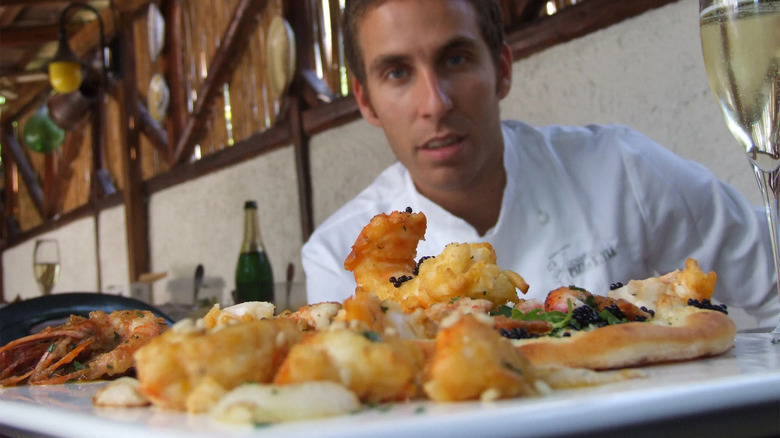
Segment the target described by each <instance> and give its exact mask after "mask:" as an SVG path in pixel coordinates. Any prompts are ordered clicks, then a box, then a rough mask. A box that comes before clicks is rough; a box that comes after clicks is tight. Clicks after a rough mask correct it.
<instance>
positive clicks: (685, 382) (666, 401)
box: [0, 334, 780, 438]
mask: <svg viewBox="0 0 780 438" xmlns="http://www.w3.org/2000/svg"><path fill="white" fill-rule="evenodd" d="M769 339H770V337H769V335H762V334H751V335H747V334H740V335H738V337H737V342H736V347H735V348H734V349H733V350H732V351H730V352H728V353H726V354H723V355H721V356H718V357H715V358H711V359H706V360H698V361H690V362H684V363H677V364H668V365H657V366H652V367H647V368H645V370H646V372H647V373H648V377H647V378H645V379H636V380H631V381H627V382H621V383H616V384H610V385H604V386H600V387H594V388H586V389H579V390H569V391H560V392H557V393H555V394H553V395H551V396H547V397H540V398H523V399H513V400H505V401H500V402H494V403H480V402H469V403H448V404H436V403H432V402H411V403H396V404H391V405H385V406H382V407H379V408H374V409H367V410H365V411H363V412H360V413H357V414H353V415H347V416H342V417H336V418H330V419H321V420H311V421H301V422H294V423H286V424H278V425H273V426H268V427H262V428H252V427H227V426H224V425H220V424H218V423H215V422H213V421H212V420H211V419H210V418H209V417H208V416H207V415H188V414H184V413H176V412H169V411H162V410H157V409H154V408H136V409H106V408H102V409H98V408H94V407H92V405H91V401H90V398H91V396H92V394H94V393H95V391H96V390H97V389H98V388H100V387H101V386H103V385H104V383H91V384H68V385H61V386H49V387H31V386H23V387H17V388H6V389H0V424H3V425H5V426H6V428H3V427H2V426H0V435H1V434H6V435H9V436H11V437H13V436H15V435H14V434H15V433H17V432H18V430H27V431H34V432H36V433H43V434H48V435H52V436H62V437H73V436H79V437H86V438H89V437H95V438H106V437H111V438H123V437H127V438H137V437H139V436H140V437H144V438H169V437H170V438H173V437H182V438H184V437H186V438H193V437H204V436H229V437H240V436H252V437H267V436H284V437H301V438H311V437H313V436H318V437H340V438H358V437H360V438H363V437H371V438H382V437H388V438H390V437H405V436H425V437H436V436H446V437H447V438H455V437H503V436H517V435H522V436H539V435H548V436H549V435H565V434H576V435H580V436H583V435H587V434H588V433H592V432H596V431H597V430H601V429H604V428H625V427H632V426H635V425H641V424H644V423H647V422H659V421H666V420H667V419H674V418H678V417H681V416H686V417H689V418H690V416H695V415H697V414H705V413H708V412H713V411H718V410H721V409H730V408H739V407H741V406H745V405H746V404H751V403H753V404H756V403H764V404H766V403H770V406H771V404H775V405H777V406H780V344H774V345H773V344H771V343H770V341H769ZM737 415H739V414H737ZM742 415H745V418H744V419H741V418H733V420H735V421H740V420H742V421H745V422H747V421H753V420H754V419H751V418H749V416H750V414H749V413H748V414H742ZM769 421H772V420H771V419H769ZM670 423H672V424H686V423H685V422H678V423H674V422H673V421H670ZM687 427H692V426H691V425H690V424H688V425H687ZM778 427H779V428H780V425H778Z"/></svg>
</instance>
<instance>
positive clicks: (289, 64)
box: [266, 15, 295, 97]
mask: <svg viewBox="0 0 780 438" xmlns="http://www.w3.org/2000/svg"><path fill="white" fill-rule="evenodd" d="M266 53H267V56H268V59H267V60H266V65H267V67H268V71H267V73H268V86H269V88H270V89H271V92H272V93H273V94H274V96H277V97H280V96H282V94H284V91H285V90H286V89H287V86H288V85H289V84H290V81H292V77H293V74H294V72H295V34H294V33H293V30H292V27H290V24H289V23H287V20H285V19H284V18H283V17H282V16H280V15H277V16H276V17H274V18H273V20H271V25H270V26H269V27H268V44H267V47H266Z"/></svg>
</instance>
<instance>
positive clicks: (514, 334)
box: [499, 327, 542, 339]
mask: <svg viewBox="0 0 780 438" xmlns="http://www.w3.org/2000/svg"><path fill="white" fill-rule="evenodd" d="M499 333H501V336H503V337H505V338H509V339H533V338H539V337H541V336H542V335H537V334H535V333H528V330H526V329H524V328H522V327H515V328H513V329H501V330H499Z"/></svg>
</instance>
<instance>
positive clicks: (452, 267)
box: [344, 209, 528, 312]
mask: <svg viewBox="0 0 780 438" xmlns="http://www.w3.org/2000/svg"><path fill="white" fill-rule="evenodd" d="M425 227H426V219H425V215H424V214H422V213H412V212H411V211H410V210H409V209H407V211H406V212H397V211H394V212H392V213H391V214H389V215H387V214H379V215H377V216H375V217H374V218H373V219H371V222H369V224H368V225H366V227H365V228H363V231H361V233H360V235H359V236H358V238H357V241H356V242H355V245H353V247H352V252H351V253H350V255H349V256H348V257H347V260H346V261H345V262H344V267H345V268H346V269H347V270H350V271H353V273H354V275H355V281H356V283H357V285H358V288H357V289H358V291H366V292H373V293H375V294H376V295H377V296H378V297H379V298H380V299H382V300H392V301H395V302H397V303H400V304H401V305H402V307H403V309H404V311H406V312H411V311H414V310H415V309H418V308H423V309H426V308H428V307H430V306H431V305H432V304H434V303H442V302H449V301H451V300H453V299H454V298H458V297H469V298H473V299H486V300H488V301H490V302H492V303H493V304H495V305H501V304H506V303H507V302H517V301H518V297H517V290H518V289H519V290H520V291H522V292H523V293H525V292H526V291H527V290H528V284H527V283H526V282H525V280H524V279H523V277H521V276H520V275H519V274H517V273H516V272H513V271H507V270H502V269H501V268H499V267H498V265H497V264H496V253H495V251H494V250H493V247H492V246H491V245H490V244H489V243H472V244H465V243H464V244H460V243H452V244H449V245H447V246H446V247H445V248H444V250H443V251H442V253H441V254H439V255H438V256H436V257H431V258H423V259H421V260H420V262H419V264H416V263H415V261H414V259H415V257H416V255H417V250H416V245H417V244H418V243H419V241H420V239H422V238H423V236H424V234H425Z"/></svg>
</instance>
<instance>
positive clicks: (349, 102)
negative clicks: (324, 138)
mask: <svg viewBox="0 0 780 438" xmlns="http://www.w3.org/2000/svg"><path fill="white" fill-rule="evenodd" d="M359 118H360V110H359V109H358V106H357V102H356V101H355V98H354V97H353V96H352V95H349V96H346V97H341V98H338V99H336V100H334V101H333V102H331V103H329V104H327V105H320V106H318V107H315V108H310V109H307V110H305V111H303V116H302V124H303V131H304V132H305V133H306V134H307V135H314V134H316V133H318V132H322V131H325V130H328V129H331V128H335V127H337V126H340V125H343V124H345V123H349V122H351V121H353V120H357V119H359Z"/></svg>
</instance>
